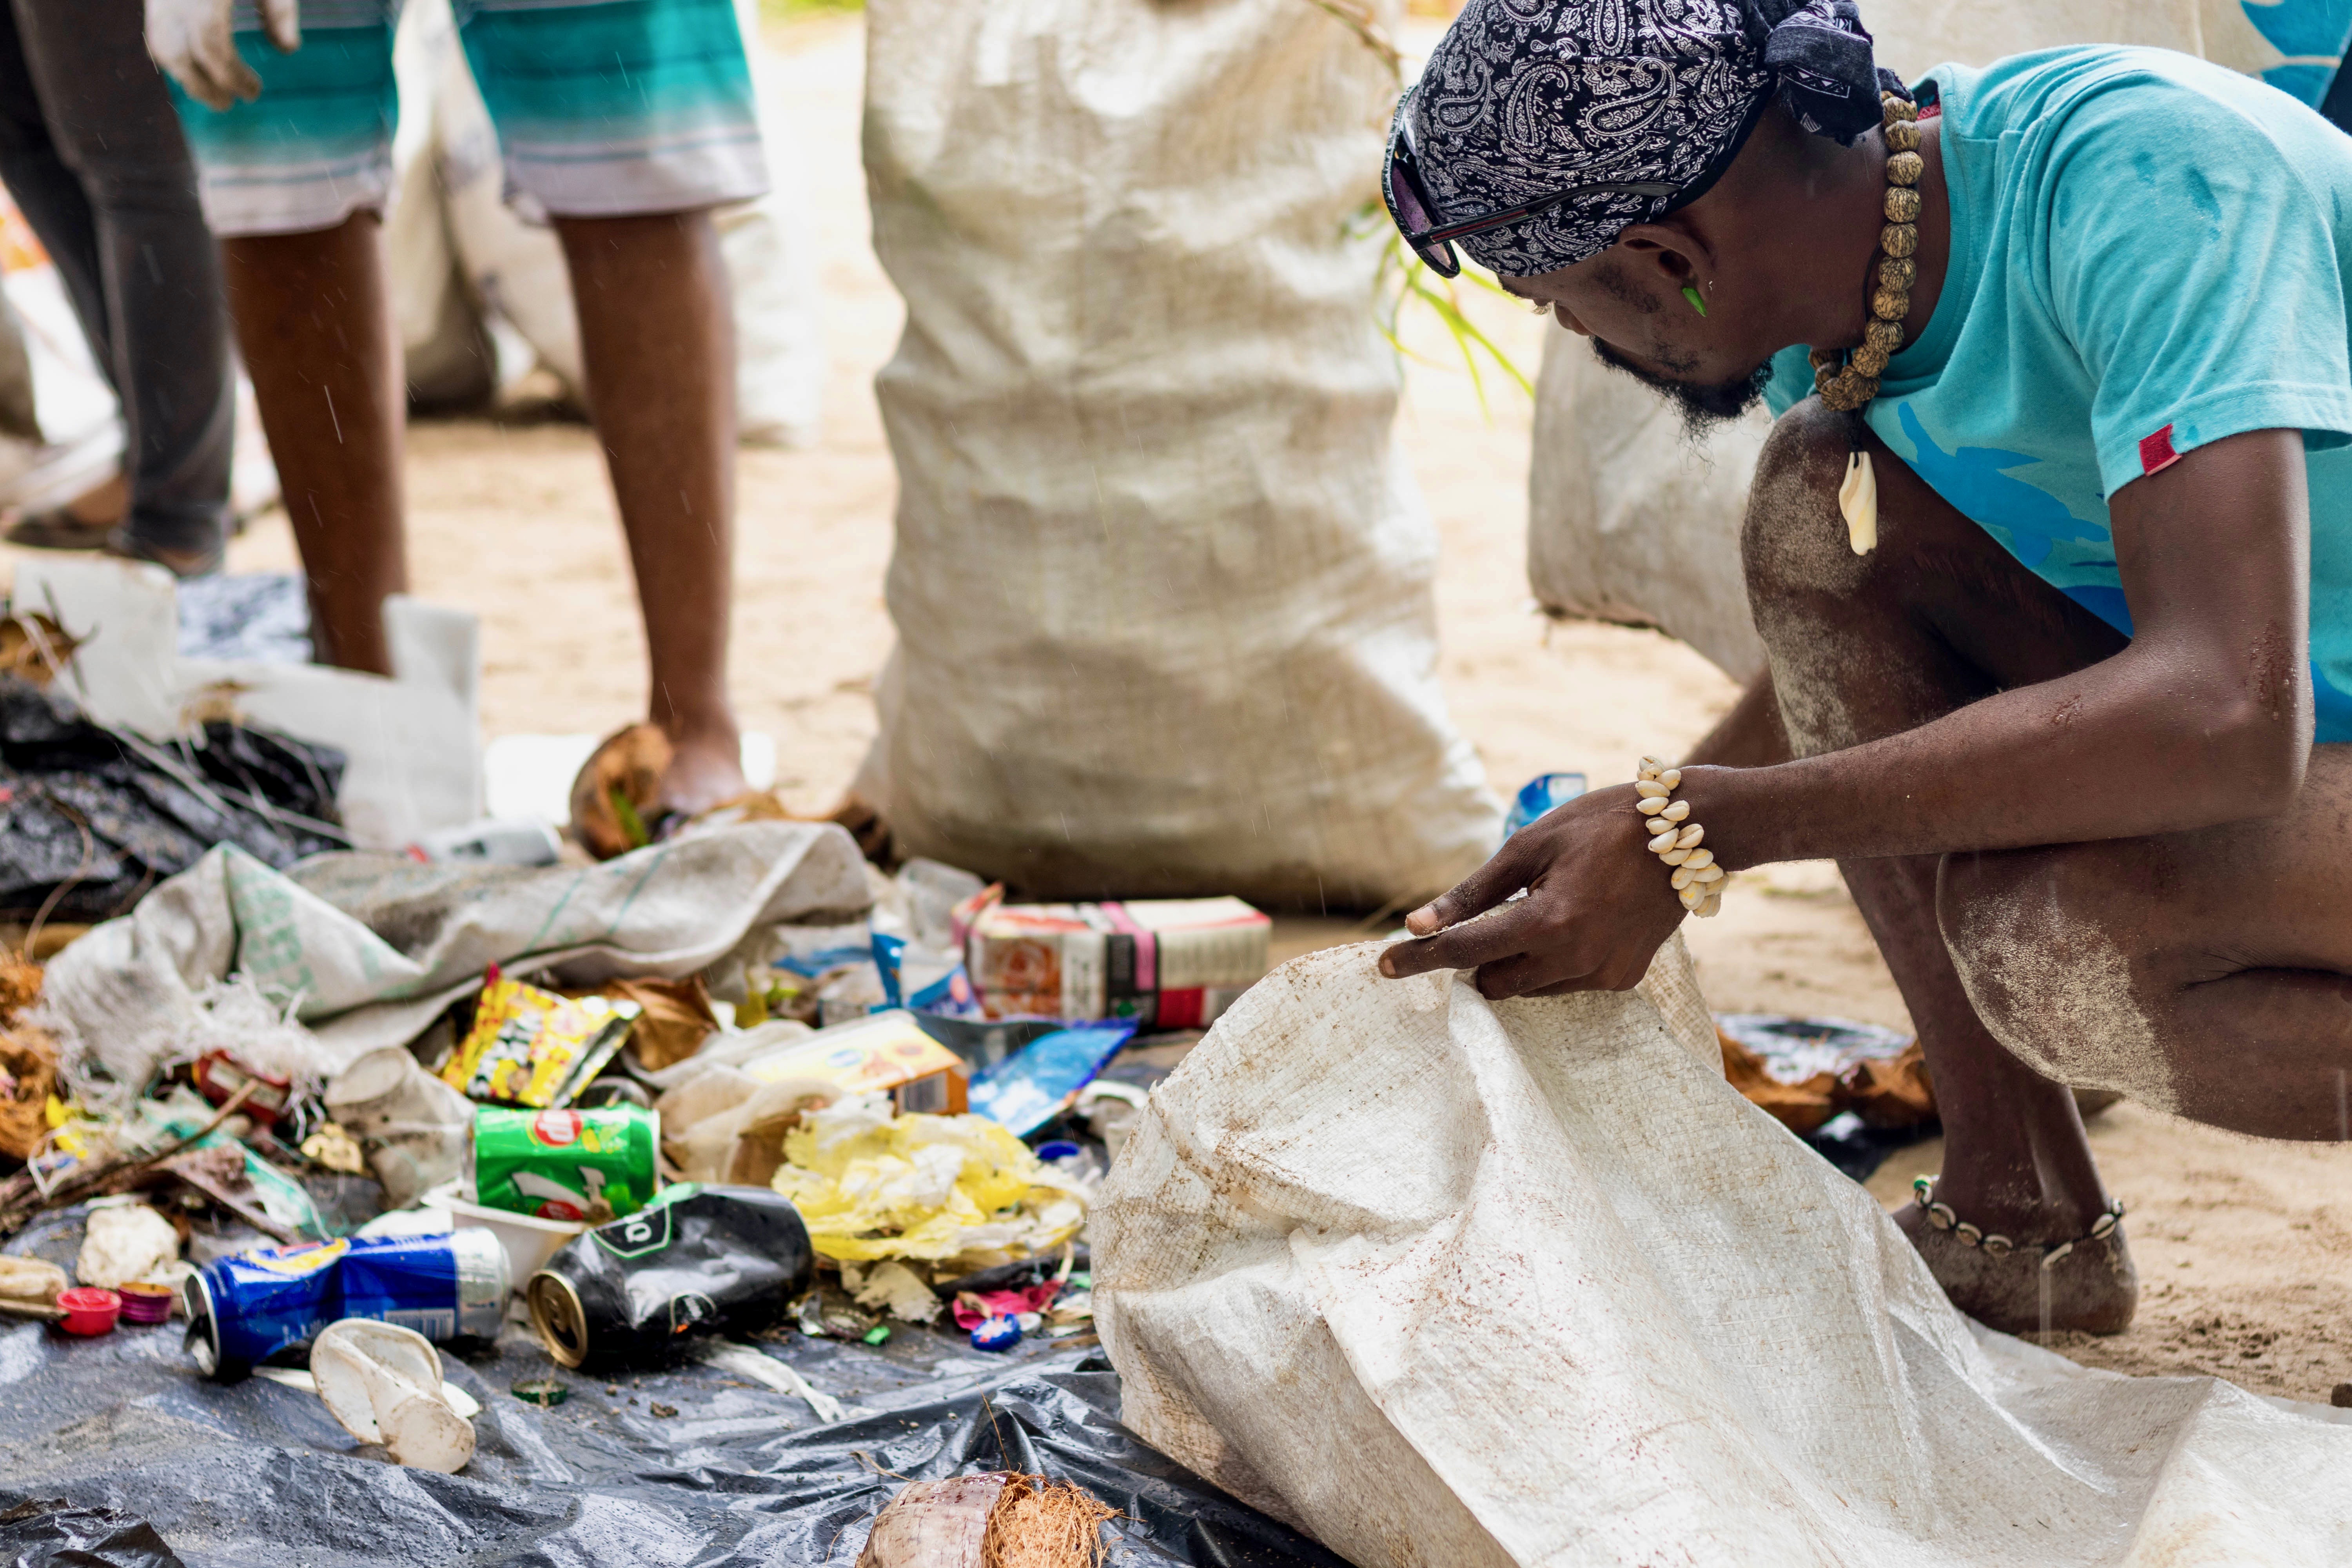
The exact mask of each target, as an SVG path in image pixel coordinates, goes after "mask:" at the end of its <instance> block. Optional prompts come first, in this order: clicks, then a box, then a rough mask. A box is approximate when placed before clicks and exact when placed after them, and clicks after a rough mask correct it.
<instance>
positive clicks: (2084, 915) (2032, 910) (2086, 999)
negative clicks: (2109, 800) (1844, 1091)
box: [1936, 839, 2179, 1109]
mask: <svg viewBox="0 0 2352 1568" xmlns="http://www.w3.org/2000/svg"><path fill="white" fill-rule="evenodd" d="M2160 853H2161V851H2160V850H2159V849H2158V847H2157V846H2156V845H2155V844H2154V843H2153V842H2152V841H2150V840H2147V839H2125V840H2115V841H2109V842H2105V843H2096V844H2067V845H2055V846H2052V847H2046V848H2038V849H2009V850H1998V851H1985V852H1979V853H1976V854H1968V855H1949V856H1947V857H1945V859H1944V868H1943V875H1942V877H1941V878H1940V879H1939V881H1938V886H1937V900H1936V903H1937V909H1936V912H1937V921H1938V923H1939V924H1940V925H1941V927H1942V930H1943V934H1944V942H1945V945H1946V947H1947V948H1948V950H1949V951H1950V952H1951V955H1952V963H1953V967H1954V968H1955V969H1956V970H1957V971H1958V974H1959V977H1960V984H1962V986H1963V987H1965V988H1966V990H1967V991H1968V994H1969V1001H1970V1002H1972V1003H1973V1004H1974V1005H1975V1006H1976V1010H1977V1016H1979V1018H1981V1019H1982V1020H1983V1021H1984V1025H1985V1027H1986V1028H1988V1029H1989V1030H1990V1031H1991V1032H1992V1035H1993V1037H1994V1038H1995V1039H1998V1040H1999V1041H2000V1043H2001V1044H2002V1045H2004V1046H2006V1047H2009V1049H2010V1051H2011V1054H2013V1055H2015V1056H2016V1057H2018V1058H2020V1059H2021V1060H2023V1061H2024V1062H2025V1063H2026V1064H2027V1065H2028V1066H2030V1067H2032V1068H2034V1069H2035V1070H2036V1071H2038V1072H2040V1073H2042V1075H2044V1076H2045V1077H2048V1078H2053V1079H2057V1080H2058V1081H2059V1082H2061V1083H2064V1084H2068V1085H2071V1086H2073V1087H2074V1088H2078V1089H2114V1090H2116V1092H2118V1093H2121V1094H2126V1095H2129V1096H2130V1097H2131V1098H2133V1099H2134V1100H2140V1101H2142V1102H2143V1103H2145V1104H2149V1105H2155V1106H2158V1107H2161V1108H2165V1109H2170V1108H2171V1107H2172V1106H2173V1105H2174V1104H2175V1103H2176V1102H2177V1100H2178V1099H2179V1093H2178V1089H2179V1086H2178V1085H2177V1084H2176V1082H2175V1081H2174V1079H2175V1072H2174V1068H2173V1063H2172V1059H2171V1056H2170V1053H2169V1052H2168V1049H2167V1048H2166V1047H2165V1044H2164V1041H2165V1038H2166V1035H2167V1029H2166V1025H2165V1018H2166V1015H2167V1013H2168V1008H2167V1006H2166V1005H2165V1000H2164V999H2165V997H2166V995H2167V994H2168V989H2169V988H2168V985H2167V984H2166V983H2165V981H2164V978H2163V977H2162V975H2161V974H2159V973H2158V970H2159V968H2160V963H2159V962H2158V956H2157V955H2158V952H2160V951H2161V950H2162V949H2163V948H2164V946H2165V945H2166V944H2165V943H2163V942H2162V941H2161V940H2160V937H2159V934H2158V933H2157V932H2155V931H2150V930H2148V929H2147V916H2148V915H2149V914H2150V913H2151V911H2152V910H2153V909H2154V907H2155V906H2154V904H2153V903H2152V902H2151V900H2149V898H2148V892H2147V890H2148V888H2149V886H2150V884H2151V882H2152V881H2153V880H2156V879H2160V876H2161V868H2160V867H2159V866H2158V864H2157V858H2158V856H2159V855H2160Z"/></svg>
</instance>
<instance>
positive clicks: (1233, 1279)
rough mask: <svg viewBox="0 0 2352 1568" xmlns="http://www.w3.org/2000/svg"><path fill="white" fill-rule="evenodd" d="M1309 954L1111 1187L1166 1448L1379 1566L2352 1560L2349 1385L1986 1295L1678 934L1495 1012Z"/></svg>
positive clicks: (1123, 1364)
mask: <svg viewBox="0 0 2352 1568" xmlns="http://www.w3.org/2000/svg"><path fill="white" fill-rule="evenodd" d="M1375 952H1377V949H1376V948H1375V947H1373V946H1371V945H1369V944H1368V945H1365V946H1359V947H1350V948H1340V949H1336V950H1333V951H1330V952H1321V953H1317V954H1313V955H1311V956H1309V957H1307V958H1302V959H1298V960H1296V961H1294V962H1292V963H1288V964H1286V965H1285V966H1284V967H1283V968H1281V969H1280V970H1277V971H1276V973H1274V974H1273V975H1272V976H1270V977H1269V978H1267V979H1265V980H1264V981H1261V982H1260V983H1259V984H1257V985H1256V986H1255V987H1254V988H1252V989H1251V990H1250V992H1249V993H1248V994H1246V995H1244V997H1243V998H1242V1000H1241V1001H1240V1002H1239V1003H1238V1004H1237V1005H1235V1006H1234V1009H1233V1011H1231V1012H1229V1013H1227V1014H1226V1015H1225V1016H1224V1017H1223V1019H1222V1020H1221V1021H1220V1022H1219V1023H1218V1024H1217V1026H1216V1027H1215V1028H1214V1029H1213V1030H1212V1031H1211V1033H1210V1035H1209V1037H1208V1038H1207V1039H1206V1040H1204V1041H1203V1042H1202V1044H1201V1046H1200V1047H1198V1048H1196V1049H1195V1050H1194V1051H1193V1052H1192V1054H1191V1055H1190V1056H1189V1057H1188V1058H1186V1059H1185V1061H1184V1064H1183V1065H1182V1067H1181V1068H1179V1069H1178V1070H1177V1072H1176V1073H1175V1075H1174V1076H1173V1077H1171V1078H1170V1079H1168V1080H1167V1081H1166V1082H1165V1083H1163V1084H1161V1085H1160V1087H1159V1088H1158V1089H1155V1090H1153V1092H1152V1095H1151V1099H1150V1102H1149V1104H1148V1105H1147V1106H1146V1107H1145V1110H1144V1114H1143V1117H1142V1119H1141V1121H1140V1123H1139V1126H1138V1128H1137V1131H1135V1133H1134V1135H1133V1136H1132V1137H1131V1138H1130V1139H1129V1142H1128V1144H1127V1147H1126V1150H1125V1151H1124V1152H1123V1153H1122V1154H1121V1155H1120V1158H1119V1160H1118V1163H1117V1165H1116V1166H1114V1167H1113V1169H1112V1171H1111V1173H1110V1175H1109V1177H1108V1180H1107V1182H1106V1184H1105V1186H1104V1190H1103V1196H1102V1200H1101V1202H1100V1204H1099V1205H1098V1206H1097V1209H1096V1211H1095V1217H1094V1221H1093V1226H1094V1231H1093V1240H1094V1262H1095V1276H1094V1278H1095V1296H1094V1302H1095V1320H1096V1322H1097V1324H1098V1325H1099V1326H1100V1328H1101V1331H1102V1337H1103V1343H1104V1345H1105V1347H1106V1348H1107V1350H1108V1352H1109V1354H1110V1358H1111V1361H1112V1363H1113V1364H1114V1365H1116V1366H1117V1367H1118V1372H1119V1375H1120V1379H1121V1382H1122V1385H1123V1387H1124V1391H1125V1406H1124V1409H1123V1411H1122V1419H1123V1420H1124V1421H1125V1422H1126V1424H1127V1425H1128V1426H1130V1427H1132V1428H1134V1429H1135V1431H1136V1432H1137V1433H1138V1434H1139V1435H1140V1436H1142V1437H1143V1438H1144V1439H1145V1440H1146V1441H1148V1442H1150V1444H1152V1445H1153V1446H1154V1447H1158V1448H1160V1449H1161V1450H1163V1451H1164V1452H1166V1453H1167V1454H1169V1455H1170V1456H1171V1457H1172V1458H1175V1459H1176V1460H1177V1461H1179V1462H1180V1463H1181V1464H1183V1465H1186V1466H1188V1467H1190V1468H1192V1469H1193V1470H1195V1471H1197V1472H1199V1473H1200V1474H1202V1475H1203V1476H1206V1477H1208V1478H1209V1479H1212V1480H1214V1481H1215V1482H1217V1483H1218V1484H1219V1485H1220V1486H1223V1487H1224V1488H1225V1489H1228V1490H1230V1491H1232V1492H1234V1494H1235V1495H1237V1496H1239V1497H1241V1498H1243V1499H1244V1500H1247V1501H1250V1502H1252V1503H1255V1504H1256V1505H1257V1506H1258V1507H1260V1508H1262V1509H1265V1510H1267V1511H1269V1512H1271V1513H1274V1514H1276V1515H1277V1516H1279V1517H1281V1518H1284V1519H1286V1520H1288V1521H1292V1522H1293V1523H1295V1524H1297V1526H1298V1527H1300V1528H1301V1529H1303V1530H1305V1531H1307V1532H1308V1533H1310V1534H1312V1535H1314V1536H1315V1537H1316V1538H1317V1539H1318V1540H1320V1541H1321V1542H1324V1544H1326V1545H1328V1546H1329V1547H1330V1548H1331V1549H1332V1550H1334V1551H1335V1552H1339V1554H1340V1555H1341V1556H1343V1557H1345V1558H1347V1559H1348V1560H1349V1562H1351V1563H1356V1564H1358V1568H1425V1565H1427V1564H1433V1563H1444V1564H1446V1565H1447V1568H1482V1565H1487V1564H1496V1565H1500V1564H1518V1565H1522V1568H1534V1565H1536V1564H1543V1565H1545V1568H1571V1565H1584V1564H1594V1565H1598V1564H1611V1565H1618V1564H1622V1565H1625V1568H1632V1565H1634V1564H1658V1563H1678V1564H1687V1565H1690V1568H1718V1565H1720V1568H1735V1565H1736V1568H1780V1565H1783V1564H1786V1565H1788V1568H1958V1565H1960V1564H1969V1565H1973V1568H2011V1565H2014V1564H2018V1563H2033V1564H2035V1565H2036V1568H2058V1565H2062V1564H2084V1565H2088V1564H2093V1563H2096V1564H2102V1565H2114V1568H2129V1565H2147V1568H2154V1565H2156V1564H2159V1563H2161V1564H2166V1565H2168V1568H2169V1565H2173V1564H2185V1563H2198V1564H2212V1565H2217V1568H2218V1565H2220V1564H2244V1563H2265V1564H2282V1565H2283V1564H2288V1563H2343V1562H2347V1561H2352V1489H2347V1488H2346V1487H2345V1486H2344V1485H2343V1478H2344V1477H2345V1476H2346V1475H2347V1474H2352V1468H2348V1467H2352V1411H2335V1410H2329V1409H2327V1408H2326V1407H2325V1406H2320V1405H2293V1404H2290V1403H2288V1402H2287V1401H2284V1400H2265V1399H2261V1398H2257V1397H2256V1396H2254V1395H2252V1394H2247V1393H2245V1392H2243V1391H2242V1390H2241V1389H2238V1388H2236V1387H2233V1386H2232V1385H2231V1384H2226V1383H2222V1382H2220V1381H2218V1380H2216V1379H2212V1378H2206V1377H2170V1378H2158V1377H2147V1378H2128V1377H2123V1376H2119V1375H2117V1374H2115V1373H2096V1372H2090V1371H2086V1370H2084V1369H2083V1368H2080V1367H2077V1366H2075V1365H2074V1363H2071V1362H2067V1361H2065V1360H2063V1358H2061V1357H2059V1356H2057V1355H2055V1354H2053V1353H2050V1352H2044V1351H2040V1350H2037V1349H2034V1348H2033V1347H2031V1346H2029V1345H2026V1344H2024V1343H2023V1342H2020V1341H2017V1340H2013V1339H2010V1338H2008V1337H2007V1336H2005V1335H2000V1334H1994V1333H1991V1332H1990V1331H1985V1330H1981V1329H1977V1328H1975V1327H1974V1325H1972V1324H1970V1323H1969V1321H1968V1320H1967V1319H1965V1318H1963V1317H1961V1316H1960V1314H1959V1313H1958V1312H1957V1311H1955V1310H1953V1309H1952V1308H1951V1306H1950V1305H1949V1304H1948V1302H1946V1300H1944V1297H1943V1293H1942V1292H1941V1291H1940V1290H1939V1289H1937V1286H1936V1283H1935V1280H1934V1279H1932V1278H1931V1277H1930V1276H1929V1275H1928V1273H1927V1268H1926V1266H1925V1265H1924V1264H1922V1263H1921V1262H1920V1261H1919V1258H1918V1255H1917V1254H1916V1253H1915V1252H1914V1251H1913V1250H1912V1248H1911V1247H1910V1244H1909V1243H1908V1242H1907V1241H1906V1240H1905V1239H1904V1237H1903V1236H1902V1234H1901V1233H1900V1232H1899V1231H1897V1230H1896V1229H1895V1226H1894V1224H1893V1222H1892V1221H1891V1220H1889V1219H1888V1218H1887V1216H1886V1215H1885V1214H1883V1213H1882V1212H1881V1211H1880V1209H1879V1207H1878V1205H1877V1204H1876V1203H1875V1202H1874V1200H1873V1199H1872V1198H1871V1197H1870V1195H1869V1194H1867V1193H1865V1192H1864V1190H1863V1189H1862V1188H1861V1187H1859V1186H1857V1185H1856V1184H1853V1182H1850V1181H1848V1180H1847V1179H1846V1178H1845V1177H1844V1176H1843V1175H1841V1174H1839V1173H1838V1172H1837V1171H1836V1170H1835V1169H1834V1168H1833V1167H1832V1166H1831V1165H1830V1164H1829V1163H1826V1162H1825V1161H1823V1160H1822V1159H1821V1158H1820V1157H1819V1156H1818V1155H1816V1154H1814V1153H1813V1152H1811V1150H1809V1149H1808V1148H1806V1147H1805V1145H1804V1144H1803V1143H1801V1142H1799V1141H1798V1140H1797V1139H1796V1138H1794V1137H1793V1136H1791V1135H1790V1133H1789V1132H1788V1131H1785V1130H1784V1129H1783V1128H1781V1126H1780V1123H1778V1122H1777V1121H1773V1120H1772V1119H1771V1118H1770V1117H1769V1116H1768V1115H1766V1114H1765V1113H1764V1112H1763V1111H1761V1110H1757V1109H1756V1108H1755V1107H1753V1106H1751V1105H1749V1104H1748V1102H1747V1101H1746V1100H1743V1099H1741V1098H1740V1096H1739V1094H1738V1091H1737V1090H1735V1089H1732V1088H1731V1087H1730V1086H1729V1085H1728V1084H1727V1083H1726V1082H1725V1081H1724V1079H1723V1066H1722V1058H1721V1056H1720V1054H1719V1052H1718V1049H1717V1045H1716V1042H1715V1037H1714V1031H1713V1030H1712V1029H1711V1028H1710V1027H1709V1026H1708V1021H1707V1017H1706V1011H1705V1009H1704V1007H1703V1005H1701V1003H1700V1001H1699V997H1698V992H1697V989H1696V985H1695V984H1693V982H1692V979H1691V975H1690V970H1689V963H1688V959H1687V958H1686V956H1685V954H1684V952H1683V951H1682V949H1681V946H1680V943H1679V942H1678V941H1677V942H1675V943H1674V944H1672V945H1670V946H1669V947H1668V948H1667V949H1665V950H1664V952H1662V954H1661V956H1660V958H1659V960H1658V962H1657V963H1655V964H1654V965H1653V966H1652V969H1651V972H1650V975H1649V977H1648V978H1647V979H1646V980H1645V981H1643V984H1642V987H1641V989H1640V990H1638V991H1636V992H1633V993H1631V994H1622V995H1612V994H1593V995H1583V996H1570V997H1561V998H1557V999H1552V1000H1545V1001H1519V1002H1507V1003H1501V1004H1489V1003H1487V1002H1486V1001H1485V1000H1484V999H1483V998H1481V997H1480V996H1479V995H1478V994H1477V992H1476V991H1475V989H1473V988H1472V987H1471V986H1470V985H1469V984H1467V982H1466V980H1465V978H1463V977H1460V976H1456V975H1452V974H1437V975H1428V976H1423V977H1421V978H1418V979H1415V980H1412V981H1405V982H1397V981H1383V980H1381V979H1379V978H1377V977H1376V975H1375V974H1374V973H1373V969H1372V961H1373V957H1374V954H1375Z"/></svg>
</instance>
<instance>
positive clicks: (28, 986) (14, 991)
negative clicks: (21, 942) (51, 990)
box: [0, 950, 41, 1027]
mask: <svg viewBox="0 0 2352 1568" xmlns="http://www.w3.org/2000/svg"><path fill="white" fill-rule="evenodd" d="M40 996H41V966H40V965H39V964H37V963H34V962H33V961H32V960H31V959H29V958H26V956H25V955H24V954H23V953H21V952H6V951H5V950H0V1027H5V1026H7V1025H10V1024H13V1023H15V1022H16V1015H17V1014H19V1013H21V1012H23V1011H24V1010H25V1009H26V1008H27V1007H29V1006H31V1005H33V1004H34V1003H35V1002H37V1001H39V1000H40Z"/></svg>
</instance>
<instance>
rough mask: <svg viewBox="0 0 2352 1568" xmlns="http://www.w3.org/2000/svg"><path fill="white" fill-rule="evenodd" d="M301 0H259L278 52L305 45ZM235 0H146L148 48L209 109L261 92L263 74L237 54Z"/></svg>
mask: <svg viewBox="0 0 2352 1568" xmlns="http://www.w3.org/2000/svg"><path fill="white" fill-rule="evenodd" d="M301 4H302V0H260V6H261V25H262V26H263V28H264V29H265V30H266V31H267V32H268V35H269V41H270V42H271V43H273V44H275V45H277V46H278V52H279V53H280V54H288V55H290V54H292V53H293V52H294V51H295V50H296V49H299V48H300V47H302V16H301ZM235 12H236V0H147V52H148V53H149V54H151V55H152V56H154V57H155V63H156V64H157V65H159V66H161V67H163V68H164V69H165V70H167V71H169V72H170V73H171V75H172V79H173V80H174V81H176V82H178V83H179V84H180V85H181V86H182V87H184V88H185V89H187V90H188V96H189V97H190V98H193V99H194V100H196V101H197V102H198V103H201V104H203V105H205V107H206V108H208V109H226V108H228V107H229V106H230V105H231V104H233V103H235V102H236V100H239V99H241V98H247V99H249V98H258V97H260V96H261V79H260V78H259V77H257V76H256V75H254V74H253V68H252V67H251V66H249V65H247V64H246V63H245V62H244V61H243V60H242V59H239V58H237V53H236V31H235V29H234V28H233V27H232V26H231V22H232V19H233V17H234V15H235Z"/></svg>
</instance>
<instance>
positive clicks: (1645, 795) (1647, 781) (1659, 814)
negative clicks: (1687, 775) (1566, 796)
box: [1633, 757, 1731, 920]
mask: <svg viewBox="0 0 2352 1568" xmlns="http://www.w3.org/2000/svg"><path fill="white" fill-rule="evenodd" d="M1682 782H1683V771H1682V769H1680V768H1670V767H1667V766H1666V765H1665V764H1664V763H1661V762H1659V761H1658V759H1657V758H1655V757H1643V759H1642V772H1641V774H1640V776H1639V777H1637V778H1636V779H1635V780H1634V781H1633V787H1634V789H1636V790H1638V791H1639V792H1641V796H1642V798H1641V800H1640V802H1639V803H1638V804H1639V805H1640V806H1641V808H1642V815H1643V816H1646V817H1648V818H1649V819H1650V821H1649V826H1650V831H1651V833H1652V834H1654V835H1655V837H1653V838H1652V839H1651V840H1650V845H1649V848H1650V853H1652V854H1653V855H1655V856H1656V857H1657V858H1659V859H1661V860H1663V861H1664V862H1665V863H1666V864H1667V865H1669V866H1671V867H1673V868H1675V875H1674V884H1675V897H1676V898H1678V899H1680V900H1682V904H1683V908H1685V909H1686V910H1689V911H1690V912H1691V913H1693V914H1695V915H1696V916H1698V917H1699V918H1700V919H1701V920H1705V919H1706V918H1707V917H1708V916H1710V915H1713V914H1715V913H1716V912H1717V910H1721V909H1722V908H1723V889H1726V888H1727V887H1729V886H1731V879H1730V878H1729V877H1727V876H1726V875H1725V874H1724V869H1723V868H1722V867H1720V866H1718V865H1717V864H1716V863H1715V851H1714V850H1712V849H1703V848H1701V847H1699V840H1701V839H1702V838H1705V837H1706V828H1704V827H1701V826H1699V825H1698V824H1697V823H1696V822H1693V821H1691V820H1689V818H1690V802H1688V801H1686V800H1676V799H1675V797H1674V796H1675V786H1676V785H1677V784H1681V783H1682Z"/></svg>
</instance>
